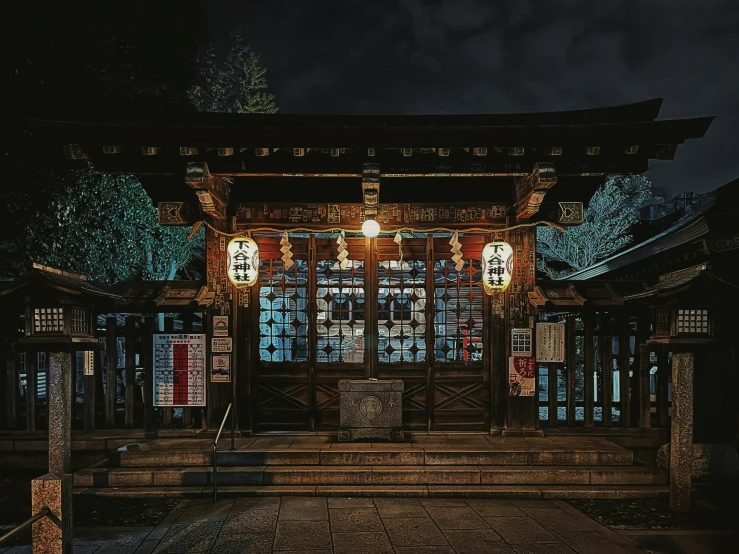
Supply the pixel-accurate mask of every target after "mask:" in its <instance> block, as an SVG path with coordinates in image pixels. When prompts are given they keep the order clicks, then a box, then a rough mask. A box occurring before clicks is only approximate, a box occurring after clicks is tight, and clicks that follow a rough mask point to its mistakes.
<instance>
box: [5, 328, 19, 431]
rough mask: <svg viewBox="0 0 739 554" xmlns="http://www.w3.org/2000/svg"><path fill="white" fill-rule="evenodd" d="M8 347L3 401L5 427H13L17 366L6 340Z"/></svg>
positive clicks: (15, 425)
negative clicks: (4, 402)
mask: <svg viewBox="0 0 739 554" xmlns="http://www.w3.org/2000/svg"><path fill="white" fill-rule="evenodd" d="M7 346H8V349H7V351H6V352H5V368H6V373H5V379H6V381H5V382H6V385H7V388H6V389H5V401H6V404H7V405H6V410H7V427H8V429H15V428H16V427H17V426H18V419H17V415H16V411H15V410H16V405H17V404H16V400H17V399H18V366H17V365H16V359H17V358H16V356H17V355H16V353H15V352H13V345H12V344H10V342H8V345H7Z"/></svg>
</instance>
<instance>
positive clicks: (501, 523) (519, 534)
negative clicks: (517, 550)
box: [485, 517, 560, 544]
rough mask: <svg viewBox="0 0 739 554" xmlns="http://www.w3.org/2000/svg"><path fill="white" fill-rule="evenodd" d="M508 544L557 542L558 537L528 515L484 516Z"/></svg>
mask: <svg viewBox="0 0 739 554" xmlns="http://www.w3.org/2000/svg"><path fill="white" fill-rule="evenodd" d="M485 521H486V522H487V523H489V524H490V526H491V527H492V528H493V529H495V531H496V532H497V533H498V534H499V535H500V536H501V537H503V539H504V540H505V541H506V542H507V543H508V544H527V543H558V542H560V541H559V539H557V537H556V536H555V535H553V534H552V533H550V532H549V531H547V530H546V529H544V527H542V526H541V525H539V524H538V523H537V522H536V521H534V520H533V519H531V518H529V517H486V518H485Z"/></svg>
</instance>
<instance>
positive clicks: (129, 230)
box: [0, 0, 276, 284]
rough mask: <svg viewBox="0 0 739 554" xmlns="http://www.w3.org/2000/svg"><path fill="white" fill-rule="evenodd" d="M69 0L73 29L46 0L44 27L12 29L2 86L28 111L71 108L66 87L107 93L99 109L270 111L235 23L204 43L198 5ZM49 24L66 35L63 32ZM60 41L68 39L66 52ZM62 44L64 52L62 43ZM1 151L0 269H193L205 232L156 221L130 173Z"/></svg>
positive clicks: (128, 272)
mask: <svg viewBox="0 0 739 554" xmlns="http://www.w3.org/2000/svg"><path fill="white" fill-rule="evenodd" d="M183 1H184V3H185V4H188V5H189V4H192V5H197V4H200V2H198V1H197V0H183ZM133 3H134V4H142V6H143V4H144V3H142V2H141V0H133ZM73 4H74V5H75V6H77V7H78V8H79V11H78V12H77V14H76V15H78V16H79V20H78V25H77V26H76V27H75V29H76V32H75V33H71V34H70V33H69V32H68V30H69V27H68V26H67V25H65V22H66V23H70V22H69V21H67V20H68V19H75V18H71V16H70V15H69V13H68V11H67V10H68V9H69V7H68V6H67V5H65V7H64V8H63V9H59V8H55V7H54V6H53V5H50V6H49V9H50V11H51V14H52V15H49V14H42V19H41V21H42V23H40V24H39V25H40V27H41V29H47V30H48V36H46V35H45V34H44V33H43V32H42V31H41V30H39V29H37V28H34V29H29V30H27V33H23V32H18V33H17V34H18V40H19V41H22V42H24V43H28V44H27V46H28V49H27V50H24V51H23V52H24V55H25V56H27V58H26V59H11V60H10V61H8V60H5V62H4V63H6V64H7V68H6V69H7V72H8V73H7V74H6V76H10V78H9V79H7V80H6V82H5V86H3V88H2V90H4V91H6V92H10V91H12V92H13V96H14V97H15V98H16V99H17V101H18V103H19V104H18V105H19V106H20V108H21V109H22V110H23V112H25V113H26V114H28V115H35V114H36V113H37V112H38V110H39V106H44V105H48V106H52V108H51V111H52V112H55V113H69V111H68V110H65V109H64V106H63V105H64V104H65V102H66V103H67V105H69V104H72V105H74V99H75V98H74V97H75V95H77V97H76V100H78V101H83V103H84V104H85V105H87V106H88V107H94V106H95V105H97V106H100V105H107V106H108V109H109V114H114V113H119V114H120V113H125V112H126V111H127V110H130V109H135V110H141V109H147V108H149V109H151V108H167V107H172V106H174V107H177V109H179V110H180V111H194V110H197V111H223V112H264V113H274V112H275V111H276V107H275V105H274V97H273V96H272V95H271V94H268V93H267V91H266V88H267V81H266V78H265V71H266V70H264V69H263V68H261V67H260V65H259V58H258V56H257V55H256V54H255V53H254V52H253V51H252V50H251V49H250V47H249V46H248V45H247V44H245V42H244V40H243V38H242V36H241V32H240V31H238V30H237V31H236V32H234V33H232V34H231V36H230V38H229V40H228V42H227V43H225V44H217V45H216V44H210V45H207V47H206V48H205V49H204V50H203V51H202V53H198V51H197V33H195V31H196V30H197V27H198V25H199V24H198V23H197V22H196V21H194V19H196V17H194V16H196V15H197V13H198V12H197V11H192V12H188V11H187V9H182V10H181V9H180V8H181V6H182V3H173V1H172V0H163V2H162V4H161V5H160V4H157V7H155V8H153V12H152V11H151V10H150V9H149V8H147V10H146V13H147V17H145V18H141V17H140V13H138V12H137V13H136V14H134V12H135V11H136V10H133V9H132V7H131V5H130V3H124V2H118V1H117V0H115V1H113V2H112V3H111V4H108V3H106V5H105V6H104V7H102V6H95V5H93V4H92V3H89V2H73ZM146 4H147V5H148V4H149V3H146ZM18 9H21V8H18ZM172 10H176V11H177V12H180V11H183V12H184V13H185V14H187V13H191V15H188V16H187V18H184V20H180V19H179V18H178V20H177V22H175V23H174V24H175V25H176V26H177V29H178V31H181V33H179V32H177V33H170V32H167V33H162V32H161V28H162V27H161V24H166V25H167V26H169V25H171V24H173V23H172V22H171V21H169V18H171V15H172V13H173V11H172ZM53 14H56V15H57V16H58V17H59V18H60V20H59V26H55V25H54V21H53V17H54V16H53ZM26 16H28V18H29V19H30V15H29V14H26ZM43 18H46V19H43ZM188 18H189V19H188ZM20 20H21V21H23V20H24V19H20ZM27 20H28V19H27ZM43 21H46V24H43ZM59 28H61V29H65V33H67V34H68V35H69V36H68V37H67V36H66V35H65V37H61V35H60V33H61V31H59ZM168 28H169V27H168ZM29 33H30V36H31V38H30V39H29V38H28V37H27V36H25V35H27V34H29ZM173 37H174V41H173V40H172V38H173ZM57 41H58V42H57ZM65 45H66V46H73V47H74V48H76V51H75V54H74V56H72V55H70V54H69V52H68V51H67V49H65V48H64V46H65ZM65 52H66V57H65V56H64V55H60V53H61V54H64V53H65ZM70 91H72V92H70ZM111 107H112V109H111ZM119 110H120V111H119ZM119 117H120V115H119ZM5 154H6V160H9V161H10V162H11V163H10V164H9V165H10V166H11V170H10V183H9V184H8V186H5V187H2V190H0V218H2V220H3V221H6V222H16V223H17V224H9V225H5V224H3V225H2V231H1V232H0V264H2V267H3V269H2V270H0V273H2V274H4V275H5V276H7V277H11V276H14V275H18V274H20V273H22V272H23V270H24V265H25V262H27V261H31V260H32V261H36V262H40V263H44V264H47V265H51V266H55V267H59V268H61V269H67V270H71V271H75V272H80V273H84V274H86V275H88V276H89V277H90V278H91V279H93V280H96V281H100V282H102V283H106V284H113V283H116V282H119V281H124V280H128V279H142V278H143V279H174V278H175V277H176V276H177V274H178V271H180V270H182V269H185V270H186V271H187V272H188V274H189V275H190V276H197V273H196V274H195V275H193V274H192V272H190V271H188V264H190V262H191V261H192V260H193V256H194V254H195V253H196V251H197V250H202V248H203V240H204V233H203V232H202V230H201V231H200V232H199V233H198V234H196V236H195V238H194V239H193V240H192V241H188V240H187V239H186V237H187V235H188V233H189V231H190V229H189V228H182V227H170V226H161V225H159V223H158V221H157V211H156V208H155V207H154V206H153V205H152V203H151V200H150V199H149V198H148V196H147V194H146V192H145V190H144V189H143V187H142V186H141V184H140V183H139V181H138V180H137V179H136V178H135V177H134V176H126V175H109V174H107V175H106V174H98V173H96V172H95V170H94V167H93V166H92V165H91V164H85V165H84V166H82V167H80V168H78V169H74V170H71V169H69V168H68V167H65V166H62V165H60V164H55V163H53V162H51V161H50V160H49V159H48V157H42V156H38V155H36V154H35V153H29V152H25V151H23V150H20V149H16V150H12V148H11V149H9V150H8V151H6V153H5Z"/></svg>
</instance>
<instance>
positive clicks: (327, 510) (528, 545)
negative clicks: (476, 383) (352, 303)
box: [0, 497, 644, 554]
mask: <svg viewBox="0 0 739 554" xmlns="http://www.w3.org/2000/svg"><path fill="white" fill-rule="evenodd" d="M74 551H75V553H76V554H77V553H79V554H93V553H95V554H108V553H110V554H127V553H152V552H156V553H159V552H161V553H165V552H167V553H185V552H213V553H218V554H228V553H231V552H234V553H235V552H238V553H248V554H262V553H271V552H278V553H280V554H291V553H295V554H297V553H302V554H319V553H321V554H329V553H331V552H333V553H335V554H343V553H346V554H350V553H372V554H383V553H398V554H400V553H412V554H446V553H449V554H454V553H456V554H476V553H491V554H497V553H512V554H513V553H538V552H541V553H547V554H558V553H565V552H568V553H573V552H578V553H581V554H586V553H593V552H595V553H597V554H610V553H614V554H616V553H627V552H644V551H643V550H641V549H639V548H638V547H637V546H635V545H634V544H633V543H631V542H630V541H628V540H627V539H625V538H624V537H622V536H620V535H618V534H616V533H614V532H613V531H610V530H609V529H607V528H606V527H603V526H601V525H600V524H598V523H596V522H595V521H593V520H592V519H590V518H588V517H587V516H585V515H584V514H582V513H581V512H579V511H577V510H576V509H574V508H572V507H571V506H570V505H568V504H566V503H565V502H559V501H547V500H497V499H490V500H486V499H466V500H465V499H444V498H437V499H423V498H419V499H415V498H374V499H373V498H316V497H282V498H280V497H265V498H237V499H228V500H222V501H219V502H217V503H215V504H214V503H213V502H212V501H208V500H182V501H180V502H179V503H178V504H177V505H176V507H175V508H174V509H173V510H172V511H171V512H170V513H169V515H168V516H167V517H166V518H165V519H164V520H163V521H162V522H161V523H160V524H159V525H158V526H156V527H97V528H95V527H77V529H76V530H75V548H74ZM0 552H2V548H0ZM26 552H28V553H29V554H30V547H29V546H16V547H13V548H10V549H8V550H6V551H5V552H4V553H3V554H20V553H26Z"/></svg>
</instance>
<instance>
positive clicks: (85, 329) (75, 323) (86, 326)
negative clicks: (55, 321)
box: [72, 308, 90, 334]
mask: <svg viewBox="0 0 739 554" xmlns="http://www.w3.org/2000/svg"><path fill="white" fill-rule="evenodd" d="M72 332H73V333H86V334H90V317H89V313H88V311H87V310H86V309H85V308H72Z"/></svg>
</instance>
